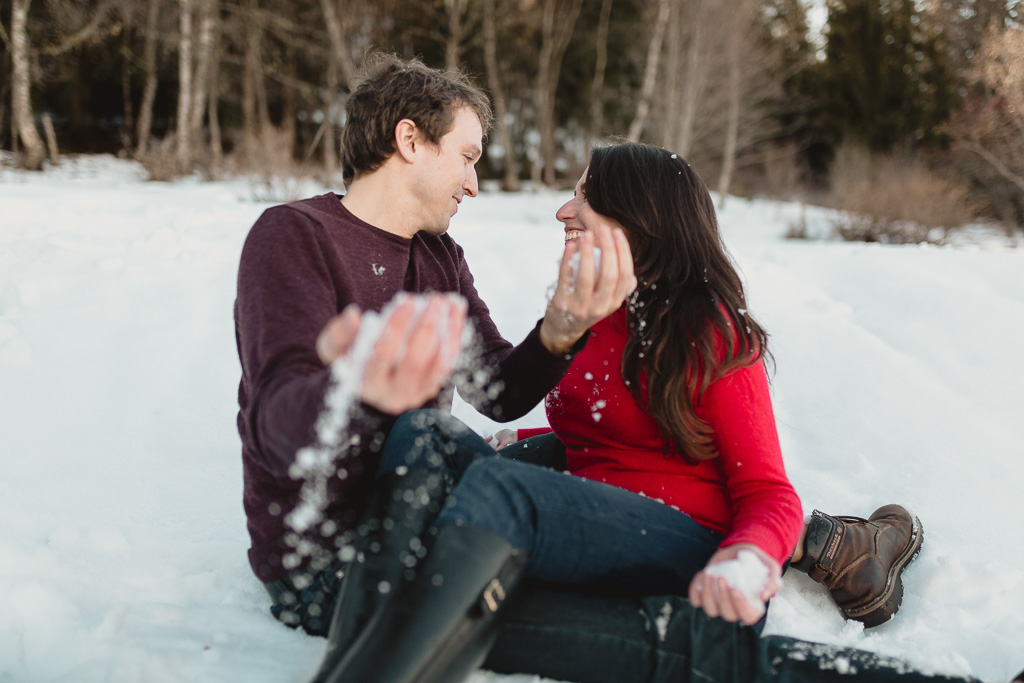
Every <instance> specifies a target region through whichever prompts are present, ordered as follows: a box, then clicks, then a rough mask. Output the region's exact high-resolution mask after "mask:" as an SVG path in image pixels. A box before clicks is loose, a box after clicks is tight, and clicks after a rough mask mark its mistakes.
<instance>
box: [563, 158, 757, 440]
mask: <svg viewBox="0 0 1024 683" xmlns="http://www.w3.org/2000/svg"><path fill="white" fill-rule="evenodd" d="M583 192H584V195H585V197H586V200H587V201H588V202H589V203H590V205H591V207H592V208H593V209H594V210H595V211H597V212H598V213H600V214H603V215H605V216H608V217H610V218H614V219H615V220H617V221H618V222H619V223H621V224H622V226H623V228H625V231H626V235H627V236H628V238H629V243H630V248H631V249H632V251H633V258H634V268H635V272H636V277H637V281H638V283H639V284H638V286H637V291H636V292H635V294H634V295H633V297H632V298H630V300H629V303H628V307H629V309H628V310H629V313H628V315H627V320H628V325H629V341H628V342H627V344H626V348H625V351H624V353H623V355H622V376H623V377H624V378H625V380H626V382H627V384H628V386H629V390H630V392H631V393H632V394H633V397H634V399H636V401H637V403H638V404H639V405H640V406H642V407H643V408H644V409H645V410H647V411H648V412H649V413H650V414H651V416H652V417H653V418H654V420H655V421H656V422H657V423H658V427H659V428H660V430H661V433H662V438H663V442H664V446H663V448H664V451H665V452H666V453H669V452H678V453H680V454H681V455H682V456H683V457H685V458H687V459H689V460H709V459H711V458H714V457H716V456H717V455H718V452H717V449H716V447H715V435H714V432H713V430H712V429H711V427H710V425H708V424H707V422H705V421H704V420H702V419H701V418H700V417H698V416H697V412H696V405H699V403H700V401H701V398H702V397H703V395H704V392H705V391H706V390H707V388H708V387H709V386H710V385H711V383H712V382H714V381H715V380H716V379H719V378H721V377H723V376H724V375H726V374H727V373H729V372H730V371H731V370H734V369H736V368H739V367H744V366H747V365H751V364H753V363H755V362H758V361H759V360H761V359H762V357H763V356H765V355H766V354H767V353H768V335H767V333H766V332H765V331H764V329H762V327H761V326H760V325H759V324H758V323H757V322H756V321H755V320H754V319H753V318H752V317H751V316H750V315H749V314H748V313H747V310H746V308H747V306H746V299H745V297H744V294H743V284H742V282H741V281H740V277H739V275H738V274H737V273H736V269H735V268H734V267H733V264H732V262H731V260H730V258H729V255H728V253H727V251H726V249H725V245H724V244H723V242H722V238H721V234H720V233H719V229H718V220H717V219H716V217H715V207H714V203H713V202H712V200H711V195H710V194H709V193H708V189H707V187H705V185H704V182H703V181H702V180H701V178H700V176H699V175H697V173H696V171H694V170H693V168H691V166H690V165H689V164H688V163H686V161H684V160H683V159H682V158H681V157H679V156H677V155H675V154H673V153H672V152H669V151H667V150H664V149H661V148H659V147H653V146H650V145H643V144H637V143H624V144H616V145H611V146H607V147H599V148H597V149H595V150H594V151H593V152H592V154H591V157H590V167H589V170H588V171H587V177H586V179H585V180H584V187H583ZM716 340H719V341H717V343H716ZM723 346H724V348H723ZM695 404H696V405H695ZM673 446H674V448H673Z"/></svg>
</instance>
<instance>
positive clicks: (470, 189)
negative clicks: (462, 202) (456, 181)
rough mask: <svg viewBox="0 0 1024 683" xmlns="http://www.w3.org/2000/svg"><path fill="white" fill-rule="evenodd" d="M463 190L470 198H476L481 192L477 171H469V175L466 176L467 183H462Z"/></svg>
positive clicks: (472, 169) (473, 169)
mask: <svg viewBox="0 0 1024 683" xmlns="http://www.w3.org/2000/svg"><path fill="white" fill-rule="evenodd" d="M462 189H463V190H465V191H466V194H468V195H469V196H470V197H475V196H476V195H477V192H478V191H479V190H480V185H479V182H478V181H477V177H476V169H475V168H471V169H469V173H467V174H466V182H464V183H462Z"/></svg>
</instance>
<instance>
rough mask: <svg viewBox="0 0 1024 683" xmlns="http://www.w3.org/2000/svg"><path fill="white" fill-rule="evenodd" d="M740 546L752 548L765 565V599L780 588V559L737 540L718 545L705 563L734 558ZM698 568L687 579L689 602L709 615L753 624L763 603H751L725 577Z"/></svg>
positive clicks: (738, 552) (742, 548)
mask: <svg viewBox="0 0 1024 683" xmlns="http://www.w3.org/2000/svg"><path fill="white" fill-rule="evenodd" d="M741 550H750V551H753V552H754V553H755V554H756V555H757V556H758V558H759V559H760V560H761V561H762V562H764V564H765V565H766V566H767V567H768V580H767V581H765V584H764V588H763V589H762V590H761V595H760V599H761V602H762V603H764V602H767V601H768V599H769V598H771V597H772V596H773V595H775V593H776V592H777V591H778V590H779V579H780V578H781V577H782V568H781V567H780V566H779V563H778V562H776V561H775V559H773V558H772V557H770V556H769V555H768V554H767V553H766V552H764V551H763V550H761V549H760V548H758V547H757V546H756V545H754V544H753V543H737V544H736V545H730V546H726V547H725V548H721V549H720V550H718V552H716V553H715V554H714V555H712V556H711V559H710V560H708V564H707V567H710V566H712V565H715V564H719V563H721V562H727V561H729V560H735V559H736V556H737V555H739V554H740V551H741ZM707 567H705V570H703V571H700V572H698V573H697V575H696V576H694V577H693V581H691V582H690V592H689V598H690V604H691V605H693V606H694V607H700V608H702V609H703V610H704V612H705V613H706V614H707V615H708V616H709V617H721V618H722V619H725V620H726V621H742V622H743V623H744V624H747V625H750V624H756V623H757V622H758V621H759V620H760V619H761V616H762V615H763V614H764V608H763V605H761V604H757V605H752V604H750V603H749V602H748V601H747V599H746V598H745V597H743V593H742V591H740V590H737V589H736V588H733V587H732V586H730V585H729V584H728V583H727V582H726V580H725V579H723V578H721V577H718V576H713V575H711V574H709V573H708V572H707V571H706V570H707Z"/></svg>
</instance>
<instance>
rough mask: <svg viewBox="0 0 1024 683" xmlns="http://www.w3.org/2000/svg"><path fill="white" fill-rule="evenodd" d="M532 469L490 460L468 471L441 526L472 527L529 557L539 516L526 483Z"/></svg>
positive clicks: (449, 503) (454, 493) (442, 519)
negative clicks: (476, 527) (527, 469)
mask: <svg viewBox="0 0 1024 683" xmlns="http://www.w3.org/2000/svg"><path fill="white" fill-rule="evenodd" d="M530 467H531V466H530V465H523V464H522V463H517V462H514V461H510V460H505V459H503V458H497V457H488V458H481V459H479V460H476V461H475V462H473V463H472V464H471V465H469V467H468V468H467V469H466V471H465V473H464V474H463V475H462V479H461V480H460V481H459V485H458V486H457V487H456V488H455V490H454V491H453V493H452V495H451V497H450V498H449V500H448V506H447V508H446V509H445V511H444V512H442V514H441V516H440V518H439V520H438V522H439V523H457V524H469V525H472V526H478V527H481V528H484V529H487V530H489V531H491V532H493V533H495V534H498V535H499V536H502V537H503V538H505V540H507V541H508V542H509V543H511V544H512V545H513V546H514V547H516V548H521V549H523V550H526V551H527V553H529V550H530V548H531V547H532V545H533V538H534V535H535V527H536V512H535V506H534V502H533V499H532V497H531V495H530V488H529V486H528V485H527V484H526V482H525V481H524V475H525V474H527V471H526V470H524V468H530Z"/></svg>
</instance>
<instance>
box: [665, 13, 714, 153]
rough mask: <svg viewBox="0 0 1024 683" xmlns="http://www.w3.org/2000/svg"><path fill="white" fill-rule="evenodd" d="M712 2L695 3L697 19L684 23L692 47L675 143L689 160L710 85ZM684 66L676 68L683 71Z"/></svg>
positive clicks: (684, 82) (684, 80) (689, 52)
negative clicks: (702, 101)
mask: <svg viewBox="0 0 1024 683" xmlns="http://www.w3.org/2000/svg"><path fill="white" fill-rule="evenodd" d="M710 1H711V0H696V1H695V2H693V3H692V5H691V6H692V8H693V11H694V16H692V17H690V18H689V19H690V20H689V21H686V22H684V23H685V25H686V27H687V30H688V32H689V44H688V47H687V50H686V64H685V66H683V68H684V74H685V76H684V78H683V92H682V97H683V110H682V114H681V115H680V118H679V137H678V138H677V141H676V144H675V151H676V152H678V153H679V155H680V156H683V157H686V156H688V155H689V154H690V147H691V145H692V144H693V131H694V127H695V125H696V122H697V107H698V105H699V104H700V97H701V95H702V94H703V92H704V86H705V85H706V84H707V77H708V74H707V68H706V64H705V61H706V53H707V37H708V32H709V31H710V30H711V29H710V27H709V26H708V25H707V18H708V16H707V15H708V3H709V2H710ZM680 66H681V65H672V68H679V67H680Z"/></svg>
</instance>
